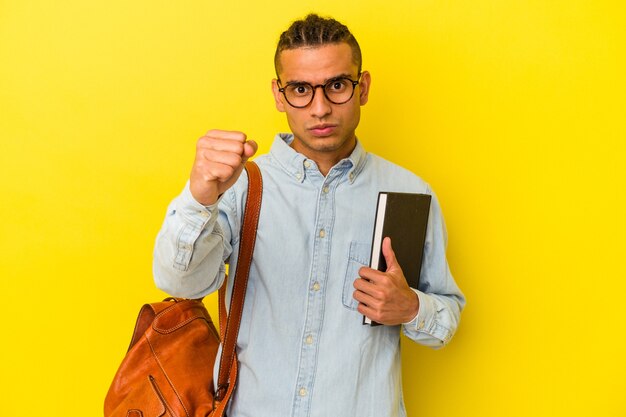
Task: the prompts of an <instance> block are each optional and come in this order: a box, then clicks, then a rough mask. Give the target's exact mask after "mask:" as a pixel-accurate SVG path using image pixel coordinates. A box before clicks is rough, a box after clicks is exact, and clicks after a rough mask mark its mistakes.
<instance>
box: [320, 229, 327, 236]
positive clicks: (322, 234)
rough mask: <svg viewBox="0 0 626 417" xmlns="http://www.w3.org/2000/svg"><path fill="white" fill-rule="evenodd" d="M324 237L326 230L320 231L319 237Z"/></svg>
mask: <svg viewBox="0 0 626 417" xmlns="http://www.w3.org/2000/svg"><path fill="white" fill-rule="evenodd" d="M324 236H326V230H324V229H322V230H320V237H324Z"/></svg>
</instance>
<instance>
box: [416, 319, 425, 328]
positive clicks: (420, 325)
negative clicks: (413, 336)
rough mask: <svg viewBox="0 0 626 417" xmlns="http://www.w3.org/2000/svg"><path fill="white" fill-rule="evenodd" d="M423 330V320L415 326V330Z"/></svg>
mask: <svg viewBox="0 0 626 417" xmlns="http://www.w3.org/2000/svg"><path fill="white" fill-rule="evenodd" d="M423 328H424V320H422V321H420V322H419V324H418V325H417V330H422V329H423Z"/></svg>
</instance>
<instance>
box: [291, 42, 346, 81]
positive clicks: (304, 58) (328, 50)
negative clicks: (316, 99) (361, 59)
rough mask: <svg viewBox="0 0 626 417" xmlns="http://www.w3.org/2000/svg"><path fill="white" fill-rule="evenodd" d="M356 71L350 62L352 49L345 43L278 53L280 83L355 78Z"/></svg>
mask: <svg viewBox="0 0 626 417" xmlns="http://www.w3.org/2000/svg"><path fill="white" fill-rule="evenodd" d="M357 71H358V69H357V66H356V65H355V64H354V62H353V61H352V48H350V45H348V44H347V43H337V44H329V45H323V46H317V47H303V48H296V49H286V50H284V51H282V52H281V53H280V74H279V76H280V79H281V81H282V82H289V81H296V80H297V81H308V82H311V83H321V82H324V81H325V80H327V79H329V78H332V77H335V76H337V75H341V74H350V75H351V76H353V77H356V75H357V74H356V73H357Z"/></svg>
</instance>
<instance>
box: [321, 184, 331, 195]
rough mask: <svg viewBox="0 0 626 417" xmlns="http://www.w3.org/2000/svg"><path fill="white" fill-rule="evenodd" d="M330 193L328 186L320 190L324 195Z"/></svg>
mask: <svg viewBox="0 0 626 417" xmlns="http://www.w3.org/2000/svg"><path fill="white" fill-rule="evenodd" d="M329 191H330V188H328V185H326V186H324V188H322V192H323V193H324V194H328V192H329Z"/></svg>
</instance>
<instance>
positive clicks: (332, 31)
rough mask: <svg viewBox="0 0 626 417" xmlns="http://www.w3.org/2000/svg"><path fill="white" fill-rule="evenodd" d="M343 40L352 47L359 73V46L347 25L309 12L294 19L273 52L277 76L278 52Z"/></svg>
mask: <svg viewBox="0 0 626 417" xmlns="http://www.w3.org/2000/svg"><path fill="white" fill-rule="evenodd" d="M342 42H345V43H347V44H348V45H350V48H352V61H353V62H354V64H355V65H356V66H357V67H358V69H359V74H360V73H361V62H362V58H361V48H360V47H359V43H358V42H357V41H356V38H355V37H354V35H352V33H351V32H350V30H349V29H348V27H347V26H346V25H344V24H343V23H341V22H338V21H337V20H335V19H333V18H324V17H320V16H318V15H317V14H314V13H311V14H309V15H307V16H306V17H305V18H304V19H301V20H296V21H295V22H293V23H292V24H291V26H289V28H288V29H287V30H286V31H284V32H283V33H282V34H281V35H280V39H279V40H278V45H277V46H276V53H275V54H274V68H275V70H276V76H277V77H278V70H279V69H280V53H281V52H282V51H284V50H286V49H297V48H302V47H307V46H308V47H316V46H323V45H329V44H337V43H342Z"/></svg>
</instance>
